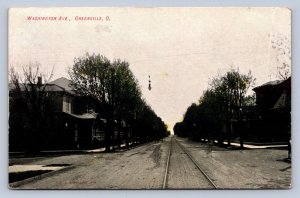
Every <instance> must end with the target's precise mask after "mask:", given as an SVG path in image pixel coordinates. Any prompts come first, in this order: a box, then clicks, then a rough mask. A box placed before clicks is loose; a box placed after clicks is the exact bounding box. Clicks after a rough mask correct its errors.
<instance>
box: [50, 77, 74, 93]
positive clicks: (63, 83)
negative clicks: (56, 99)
mask: <svg viewBox="0 0 300 198" xmlns="http://www.w3.org/2000/svg"><path fill="white" fill-rule="evenodd" d="M48 84H54V85H57V86H60V87H62V88H63V89H65V90H66V91H73V88H72V87H71V80H69V79H67V78H65V77H61V78H58V79H56V80H54V81H51V82H49V83H48Z"/></svg>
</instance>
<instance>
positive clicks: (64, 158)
mask: <svg viewBox="0 0 300 198" xmlns="http://www.w3.org/2000/svg"><path fill="white" fill-rule="evenodd" d="M8 24H9V66H8V71H9V73H8V89H9V93H8V101H9V118H8V119H9V120H8V122H9V128H8V138H9V144H8V148H9V153H8V156H9V164H8V176H9V177H8V178H9V181H8V187H9V188H10V189H162V190H163V189H167V190H168V189H169V190H170V189H215V190H219V189H289V188H291V187H292V156H293V152H292V147H293V141H292V127H291V122H292V117H291V95H292V93H291V81H292V73H291V70H292V69H291V68H292V66H291V11H290V10H289V9H287V8H279V7H274V8H271V7H270V8H246V7H245V8H153V9H149V8H55V7H53V8H49V9H47V8H11V9H10V10H9V22H8ZM24 32H26V34H24Z"/></svg>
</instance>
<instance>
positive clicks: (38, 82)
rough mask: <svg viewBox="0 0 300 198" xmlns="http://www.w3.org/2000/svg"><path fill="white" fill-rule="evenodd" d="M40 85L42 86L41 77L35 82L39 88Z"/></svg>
mask: <svg viewBox="0 0 300 198" xmlns="http://www.w3.org/2000/svg"><path fill="white" fill-rule="evenodd" d="M42 84H43V81H42V76H39V77H38V81H37V85H38V86H39V87H40V86H42Z"/></svg>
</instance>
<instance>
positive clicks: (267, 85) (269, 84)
mask: <svg viewBox="0 0 300 198" xmlns="http://www.w3.org/2000/svg"><path fill="white" fill-rule="evenodd" d="M290 82H291V77H289V78H288V79H286V80H274V81H269V82H266V83H264V84H262V85H260V86H257V87H254V88H253V91H257V90H261V89H265V88H270V87H276V86H281V84H282V85H284V84H286V83H290Z"/></svg>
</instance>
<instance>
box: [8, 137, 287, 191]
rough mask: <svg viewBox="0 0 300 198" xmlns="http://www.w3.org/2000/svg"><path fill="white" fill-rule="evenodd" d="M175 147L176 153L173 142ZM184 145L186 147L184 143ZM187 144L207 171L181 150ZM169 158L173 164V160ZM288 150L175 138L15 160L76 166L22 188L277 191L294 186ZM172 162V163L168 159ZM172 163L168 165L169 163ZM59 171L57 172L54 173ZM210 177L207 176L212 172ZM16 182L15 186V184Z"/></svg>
mask: <svg viewBox="0 0 300 198" xmlns="http://www.w3.org/2000/svg"><path fill="white" fill-rule="evenodd" d="M171 139H173V140H172V148H171V153H170V156H168V154H169V149H170V142H171ZM179 145H180V146H179ZM181 147H184V149H186V151H187V152H188V153H189V155H191V156H192V158H193V160H195V161H196V163H197V164H198V165H199V166H200V167H201V169H202V171H203V172H204V173H202V172H201V171H199V169H198V168H197V167H196V166H195V164H194V162H193V161H192V160H191V159H190V158H188V157H187V155H186V154H185V153H184V151H183V150H182V149H181ZM168 158H169V162H168ZM286 158H287V151H286V150H285V149H281V148H280V147H279V146H278V145H277V146H273V148H264V147H261V148H251V147H249V148H247V149H244V150H239V149H235V147H232V148H220V147H218V146H214V145H208V144H203V143H199V142H192V141H188V140H187V139H183V138H177V137H175V136H172V137H167V138H165V139H163V141H160V142H156V143H154V142H151V143H147V144H144V145H141V146H138V147H136V148H132V149H130V150H126V151H125V150H124V151H123V150H119V151H117V152H115V153H104V152H94V153H80V154H76V153H73V154H67V153H60V154H51V155H50V154H48V155H46V156H44V157H36V158H29V157H28V158H27V157H21V156H15V157H11V158H10V168H11V169H13V168H14V166H18V165H19V166H22V165H23V166H27V167H28V169H33V168H34V167H35V166H37V165H42V166H44V167H45V166H47V165H51V164H53V165H55V164H58V165H59V164H61V165H62V164H65V165H66V164H67V165H69V166H71V167H72V168H68V167H66V166H65V167H64V168H66V170H65V171H60V172H59V171H58V173H55V174H53V175H52V174H51V175H49V176H47V175H46V176H44V177H40V178H36V179H34V180H31V181H26V182H16V183H12V185H13V186H11V187H17V188H20V189H78V188H82V189H253V188H254V189H265V188H266V189H277V188H290V187H291V186H290V177H291V164H290V163H289V162H288V161H286V160H285V159H286ZM167 162H168V163H167ZM167 164H168V167H167ZM54 172H55V171H54ZM205 175H206V176H207V177H208V178H209V179H208V178H206V176H205ZM14 185H15V186H14Z"/></svg>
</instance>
